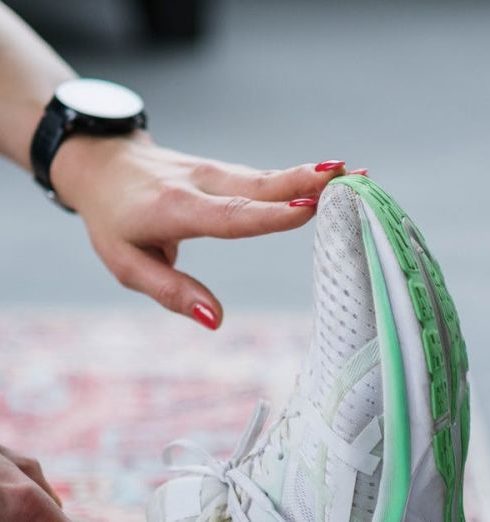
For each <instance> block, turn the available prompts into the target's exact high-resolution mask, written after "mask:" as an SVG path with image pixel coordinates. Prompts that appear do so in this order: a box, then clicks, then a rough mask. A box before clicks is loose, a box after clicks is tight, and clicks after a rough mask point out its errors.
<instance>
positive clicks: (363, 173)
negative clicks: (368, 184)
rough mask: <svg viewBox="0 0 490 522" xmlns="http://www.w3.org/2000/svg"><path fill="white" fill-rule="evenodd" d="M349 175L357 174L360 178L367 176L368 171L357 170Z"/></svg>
mask: <svg viewBox="0 0 490 522" xmlns="http://www.w3.org/2000/svg"><path fill="white" fill-rule="evenodd" d="M349 174H357V175H359V176H367V175H368V169H357V170H351V171H350V172H349Z"/></svg>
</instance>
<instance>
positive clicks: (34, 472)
mask: <svg viewBox="0 0 490 522" xmlns="http://www.w3.org/2000/svg"><path fill="white" fill-rule="evenodd" d="M0 454H2V455H3V456H4V457H6V458H7V459H9V460H10V461H11V462H12V463H13V464H15V465H16V466H17V467H18V468H19V469H20V471H22V473H24V474H25V475H27V476H28V477H29V478H30V479H31V480H33V481H34V482H35V483H36V484H37V485H38V486H39V487H40V488H41V489H43V490H44V491H45V492H46V493H47V494H48V495H49V496H50V497H51V498H52V499H53V500H54V501H55V502H56V503H57V504H58V506H60V507H62V502H61V499H60V498H59V497H58V495H57V494H56V492H55V491H54V489H53V488H52V486H51V485H50V484H49V482H48V481H47V480H46V478H45V476H44V474H43V471H42V468H41V465H40V464H39V462H38V461H37V460H35V459H31V458H29V457H24V456H23V455H19V454H18V453H16V452H14V451H13V450H11V449H9V448H6V447H4V446H0Z"/></svg>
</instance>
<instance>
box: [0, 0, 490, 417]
mask: <svg viewBox="0 0 490 522" xmlns="http://www.w3.org/2000/svg"><path fill="white" fill-rule="evenodd" d="M7 3H8V4H9V5H10V6H11V7H13V8H14V9H15V10H17V11H18V12H19V13H20V14H21V15H22V16H24V17H25V18H26V19H27V21H28V22H29V23H31V24H32V25H33V26H34V27H35V28H36V29H37V30H38V31H39V32H40V33H41V34H42V35H43V36H44V37H45V38H46V39H47V40H48V41H49V42H50V43H51V44H52V45H53V46H54V47H55V48H56V50H57V51H58V52H60V53H61V54H62V55H63V56H64V57H65V58H66V59H67V60H68V61H69V62H70V63H71V64H72V65H73V66H74V67H75V68H76V69H77V71H78V72H79V73H80V74H81V75H85V76H91V77H103V78H107V79H112V80H114V81H117V82H121V83H123V84H127V85H128V86H130V87H132V88H133V89H135V90H136V91H138V92H140V93H141V94H142V96H143V97H144V99H145V101H146V104H147V109H148V113H149V116H150V128H151V130H152V132H153V134H154V136H155V139H156V140H157V141H158V142H160V143H161V144H164V145H165V146H168V147H173V148H176V149H179V150H182V151H185V152H190V153H193V154H197V155H202V156H209V157H213V158H219V159H222V160H229V161H233V162H242V163H247V164H251V165H253V166H257V167H268V168H280V167H287V166H289V165H293V164H297V163H302V162H317V161H321V160H326V159H332V158H335V159H345V160H347V161H348V165H349V167H351V168H360V167H367V168H369V172H370V175H371V177H372V178H374V179H375V180H376V181H378V182H379V183H381V184H382V185H383V186H384V187H385V188H386V189H387V190H388V191H389V192H391V193H392V194H393V195H394V196H395V197H396V199H398V201H399V202H400V203H401V205H402V206H403V207H404V208H405V209H406V210H407V211H408V212H409V213H410V214H411V216H412V217H413V218H414V220H415V221H416V222H417V223H418V224H419V226H420V227H421V228H422V230H423V231H424V233H425V235H426V238H427V239H428V241H429V243H430V245H431V247H432V250H433V253H434V254H435V255H436V257H438V259H439V261H440V263H441V265H442V266H443V269H444V270H445V275H446V278H447V282H448V286H449V288H450V290H452V293H453V296H454V298H455V301H456V303H457V305H458V309H459V312H460V315H461V320H462V325H463V330H464V332H465V334H466V339H467V344H468V346H469V350H470V356H471V358H472V370H473V375H474V378H475V380H476V382H477V387H478V388H479V391H480V394H482V395H483V396H488V395H490V379H488V378H487V374H488V371H489V369H490V352H489V347H488V344H489V341H488V338H489V335H488V314H489V312H488V296H489V295H490V236H489V229H488V227H489V224H490V204H489V203H488V200H489V197H488V192H487V191H488V190H490V175H489V173H488V172H487V165H488V163H489V160H490V123H489V122H490V66H489V65H488V60H487V54H488V51H489V49H490V31H489V30H488V27H489V22H490V5H489V4H488V3H486V2H483V1H482V2H471V1H465V2H456V1H454V2H452V1H445V2H435V1H434V2H425V1H420V2H418V1H413V2H409V3H408V2H395V1H394V2H385V1H379V2H377V1H366V0H364V1H358V2H354V1H349V2H343V1H337V2H325V1H314V0H302V1H301V2H298V1H292V0H291V1H289V0H247V1H242V2H239V1H237V0H227V1H226V2H225V1H221V2H220V1H213V0H206V1H205V0H192V1H191V0H179V1H175V2H173V1H171V0H164V1H157V0H145V1H143V0H140V1H136V0H133V1H130V0H125V1H123V0H84V1H75V0H71V1H70V2H66V1H64V0H38V1H37V2H31V1H28V0H11V1H8V2H7ZM0 171H1V173H2V183H1V190H0V238H1V241H2V247H1V250H0V251H1V256H0V304H1V306H2V307H4V308H10V309H11V308H12V307H20V308H27V307H29V308H32V307H37V306H39V307H54V308H56V309H58V308H63V309H70V308H74V309H87V308H90V309H94V308H99V307H100V308H107V309H111V310H115V309H138V310H140V311H141V310H151V311H152V312H155V311H156V309H157V305H155V304H153V303H152V302H151V301H149V300H148V299H147V298H146V297H143V296H139V295H137V294H134V293H131V292H128V291H127V290H125V289H123V288H121V287H119V286H118V284H117V283H116V282H115V281H114V280H113V278H112V277H111V276H110V275H109V274H108V272H107V271H106V269H105V268H104V267H103V266H102V264H101V262H100V261H99V260H98V258H97V257H96V256H95V254H94V253H93V251H92V250H91V248H89V242H88V239H87V237H86V235H85V233H84V229H83V226H82V223H81V222H80V220H79V219H77V218H76V217H73V216H70V215H66V214H63V213H62V212H60V211H59V210H58V209H57V208H55V207H54V206H52V205H50V204H49V203H48V202H46V201H45V199H44V197H43V195H42V194H41V192H39V190H38V189H37V187H36V186H35V185H34V184H33V183H32V181H31V180H30V178H29V176H28V175H27V174H25V173H24V172H21V171H20V170H19V169H18V168H16V167H15V166H13V165H11V164H9V163H8V162H6V161H4V160H0ZM311 246H312V226H311V224H310V225H308V226H305V227H304V228H302V229H301V230H296V231H293V232H290V233H287V234H282V235H272V236H269V237H264V238H258V239H249V240H243V241H235V242H233V243H232V244H231V243H228V242H225V241H218V240H208V239H205V240H196V241H193V242H191V243H189V244H185V243H184V244H183V245H182V249H181V257H180V261H179V265H180V267H181V268H182V269H184V270H187V271H188V272H190V273H191V274H193V275H194V276H196V277H198V278H201V279H202V281H204V282H205V283H206V284H207V285H209V286H210V288H211V289H213V290H214V291H215V293H216V295H217V296H218V297H219V298H220V299H221V300H222V302H223V304H224V306H225V310H226V311H227V312H235V311H236V312H240V311H250V310H252V311H255V312H257V311H261V310H264V311H269V312H274V313H275V312H281V311H289V312H298V313H299V312H301V313H308V311H309V310H310V306H311ZM161 313H162V314H163V315H165V314H167V312H163V311H162V312H161ZM163 315H162V317H163ZM484 407H485V408H486V410H485V411H486V417H487V418H488V419H489V420H490V402H488V401H487V403H486V404H485V405H484Z"/></svg>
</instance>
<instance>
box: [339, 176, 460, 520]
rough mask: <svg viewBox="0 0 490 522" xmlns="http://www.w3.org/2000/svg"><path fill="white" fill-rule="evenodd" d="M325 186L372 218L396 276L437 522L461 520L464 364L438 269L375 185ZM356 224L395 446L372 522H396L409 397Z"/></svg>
mask: <svg viewBox="0 0 490 522" xmlns="http://www.w3.org/2000/svg"><path fill="white" fill-rule="evenodd" d="M330 184H331V185H332V184H343V185H347V186H348V187H350V188H351V189H352V190H353V191H355V192H356V193H357V194H358V195H359V197H360V198H361V200H362V202H363V204H365V205H367V206H368V207H369V209H371V210H372V211H373V212H374V215H375V216H376V218H377V220H378V222H379V223H380V225H381V227H382V228H383V230H384V233H385V235H386V238H387V239H388V241H389V243H390V245H391V249H392V251H393V253H394V255H395V257H396V260H397V262H398V265H399V267H400V269H401V271H402V273H403V276H404V279H405V281H406V287H407V290H408V295H409V298H410V301H411V305H412V308H413V311H414V313H415V316H416V320H417V322H418V325H419V330H418V331H419V335H420V342H421V346H422V347H423V351H424V360H425V366H426V370H427V382H428V387H429V389H428V397H429V402H430V413H431V417H432V426H433V430H432V432H433V434H432V451H433V457H434V461H435V465H436V467H437V470H438V472H439V474H440V475H441V477H442V479H443V481H444V484H445V487H446V494H445V501H444V507H443V512H444V522H455V521H457V522H462V521H464V509H463V491H462V488H463V473H464V465H465V461H466V456H467V451H468V442H469V430H470V416H469V387H468V384H467V382H466V373H467V371H468V359H467V354H466V347H465V343H464V340H463V337H462V335H461V330H460V324H459V319H458V315H457V312H456V309H455V306H454V303H453V300H452V298H451V296H450V294H449V292H448V291H447V288H446V285H445V282H444V277H443V275H442V272H441V269H440V267H439V264H438V263H437V261H436V260H435V259H434V258H433V256H432V255H431V254H430V252H429V249H428V248H427V245H426V242H425V240H424V238H423V236H422V234H421V233H420V231H419V230H418V229H417V227H416V226H415V225H414V224H413V222H412V220H411V219H410V218H409V217H408V216H407V214H406V213H405V212H404V211H403V210H402V209H401V208H400V207H399V205H398V204H397V203H396V202H395V201H394V200H393V198H391V196H389V195H388V194H387V193H386V192H384V191H383V190H382V189H381V188H380V187H379V186H378V185H376V183H374V182H373V181H372V180H370V179H368V178H366V177H364V176H359V175H349V176H342V177H339V178H336V179H335V180H334V181H332V182H331V183H330ZM361 223H362V226H363V238H364V242H365V247H366V253H367V257H368V264H369V268H370V272H371V279H372V286H373V295H374V298H375V302H376V303H377V304H378V306H379V307H380V310H381V313H382V314H383V321H382V329H383V330H384V331H382V332H379V334H380V335H381V336H384V338H385V341H386V342H385V343H384V344H385V346H386V350H387V351H388V353H387V354H386V358H385V359H384V361H386V364H385V366H386V367H385V370H386V373H385V374H384V375H383V382H385V378H386V384H387V387H388V388H389V390H390V393H389V394H387V399H388V400H389V401H390V403H391V404H390V405H389V407H388V406H387V411H389V412H390V416H389V417H390V418H388V419H387V418H385V431H386V430H390V433H391V437H392V440H395V441H396V444H393V445H391V446H393V448H392V451H393V454H392V455H391V463H392V465H393V466H394V469H393V470H392V473H388V474H386V476H388V477H389V481H390V483H389V487H388V488H387V490H389V498H385V499H384V500H383V502H384V504H385V508H384V510H383V513H382V514H381V515H379V516H378V517H375V518H377V519H378V520H380V521H383V522H388V521H389V522H391V521H393V522H399V521H400V520H405V511H406V508H407V502H408V498H409V494H410V488H411V486H412V484H411V482H412V478H413V477H412V470H411V462H410V454H411V447H410V444H411V442H410V415H409V401H410V397H409V396H408V394H407V387H406V379H405V377H406V375H405V368H404V362H403V354H402V353H401V348H400V343H399V340H398V337H399V335H398V332H397V326H396V322H395V320H394V317H393V313H392V311H391V306H390V298H389V295H388V291H387V288H386V283H385V275H384V274H383V269H382V267H381V263H380V261H379V259H378V256H377V254H376V246H375V244H374V240H373V237H372V235H371V232H370V230H369V225H368V220H367V219H366V218H365V219H363V218H362V211H361ZM376 313H377V314H378V308H377V310H376ZM385 465H386V459H385ZM395 467H396V469H395ZM383 475H385V473H383Z"/></svg>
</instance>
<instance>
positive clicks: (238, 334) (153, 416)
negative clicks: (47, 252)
mask: <svg viewBox="0 0 490 522" xmlns="http://www.w3.org/2000/svg"><path fill="white" fill-rule="evenodd" d="M309 326H310V321H309V319H308V318H307V317H305V316H294V315H285V314H281V315H278V314H270V315H268V314H260V315H257V316H252V315H240V316H234V317H227V318H226V321H225V325H224V327H223V328H222V330H221V331H219V332H217V333H212V332H206V331H204V330H203V329H202V328H200V327H199V326H195V325H193V324H192V323H191V322H190V321H187V320H184V319H181V318H178V317H175V316H170V315H168V314H157V313H150V314H149V313H145V314H138V313H135V312H132V311H127V310H126V311H121V312H114V313H111V312H108V311H107V310H100V311H92V312H63V311H57V310H36V311H30V312H28V311H9V312H7V311H3V312H2V313H0V349H1V352H0V353H1V356H0V410H1V415H0V441H1V443H2V444H4V445H6V446H10V447H12V448H15V449H17V450H18V451H21V452H22V453H25V454H29V455H32V456H36V457H37V458H39V459H40V460H41V463H42V465H43V468H44V469H45V472H46V474H47V476H48V478H49V480H50V481H51V482H52V484H53V485H54V486H55V489H56V490H57V492H58V493H59V494H60V496H61V498H62V499H63V501H64V505H65V509H66V511H67V513H68V515H69V516H70V517H71V519H72V520H73V521H87V522H96V521H97V522H106V521H118V522H143V521H144V504H145V502H146V500H147V498H148V496H149V494H150V493H151V491H152V489H154V488H155V487H156V486H157V485H158V484H160V483H161V482H162V481H163V480H165V479H166V478H167V477H165V475H164V474H163V472H162V465H161V462H160V453H161V448H162V447H163V446H164V445H165V444H166V443H167V442H169V441H171V440H172V439H174V438H181V437H185V438H191V439H193V440H195V441H197V442H198V443H200V444H202V445H203V446H205V447H206V448H207V449H208V450H210V451H211V452H212V453H215V454H218V455H222V456H225V455H226V454H227V453H228V452H229V451H231V449H232V448H233V446H234V444H235V441H236V440H237V438H238V436H239V435H240V433H241V431H242V429H243V427H244V424H245V423H246V421H247V420H248V418H249V416H250V414H251V412H252V411H253V408H254V406H255V403H256V401H257V399H258V398H259V397H265V398H267V399H268V400H269V401H270V402H272V404H273V406H274V408H275V411H277V410H278V409H280V407H281V405H282V403H283V401H284V400H285V399H286V398H287V396H288V394H289V392H290V391H291V390H292V388H293V383H294V375H295V373H296V372H297V371H298V370H299V367H300V360H301V356H302V354H303V353H304V351H305V349H306V348H307V346H308V337H309V333H308V332H309ZM475 417H476V422H474V426H473V434H474V439H473V441H472V450H471V451H472V452H473V453H476V451H475V447H477V449H478V461H475V462H472V463H471V464H470V469H469V471H468V474H467V481H466V485H467V491H466V504H467V509H466V511H467V521H468V522H476V521H479V522H483V521H484V520H486V519H485V518H483V516H482V515H481V513H485V512H486V513H488V512H490V509H487V508H488V507H489V506H488V499H489V498H490V496H489V490H488V489H487V486H488V484H489V482H488V480H487V477H488V470H489V465H488V463H489V462H490V461H489V460H487V459H486V457H485V456H484V453H485V452H484V451H482V448H485V442H486V435H485V434H484V431H483V430H482V428H481V426H479V425H478V418H477V416H475V415H474V418H475ZM475 460H476V459H475ZM476 479H478V480H476ZM485 502H486V503H487V504H486V505H485Z"/></svg>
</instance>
